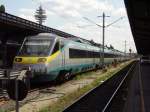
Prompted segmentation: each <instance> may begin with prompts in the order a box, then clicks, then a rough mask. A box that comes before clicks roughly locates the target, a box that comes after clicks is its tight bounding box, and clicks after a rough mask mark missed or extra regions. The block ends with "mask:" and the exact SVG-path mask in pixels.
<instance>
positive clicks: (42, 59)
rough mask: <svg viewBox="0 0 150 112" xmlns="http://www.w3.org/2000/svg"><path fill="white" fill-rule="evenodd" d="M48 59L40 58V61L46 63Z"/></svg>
mask: <svg viewBox="0 0 150 112" xmlns="http://www.w3.org/2000/svg"><path fill="white" fill-rule="evenodd" d="M46 61H47V59H46V58H39V59H38V63H45V62H46Z"/></svg>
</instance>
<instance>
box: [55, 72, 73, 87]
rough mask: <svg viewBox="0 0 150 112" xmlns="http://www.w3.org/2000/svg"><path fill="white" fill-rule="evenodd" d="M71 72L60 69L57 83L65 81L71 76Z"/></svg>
mask: <svg viewBox="0 0 150 112" xmlns="http://www.w3.org/2000/svg"><path fill="white" fill-rule="evenodd" d="M70 76H71V75H70V72H68V71H60V73H59V76H58V77H57V79H56V83H59V84H60V83H63V82H65V81H67V80H68V79H69V78H70Z"/></svg>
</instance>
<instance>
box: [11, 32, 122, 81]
mask: <svg viewBox="0 0 150 112" xmlns="http://www.w3.org/2000/svg"><path fill="white" fill-rule="evenodd" d="M101 55H102V47H101V48H100V47H99V46H96V45H95V44H92V43H91V42H90V41H86V40H84V39H80V38H64V37H60V36H58V35H55V34H51V33H40V34H38V35H35V36H29V37H26V38H25V39H24V42H23V44H22V46H21V48H20V50H19V53H18V55H17V56H16V57H15V59H14V62H13V68H14V69H16V68H17V69H18V68H20V69H24V68H30V70H31V72H32V73H33V76H32V81H33V82H47V81H54V80H56V81H57V80H58V81H64V80H67V79H68V78H69V77H70V76H71V75H73V74H76V73H80V72H84V71H88V70H91V69H95V68H98V67H101V66H102V65H101V64H102V62H101ZM104 57H105V58H104V63H105V64H110V63H112V62H113V61H114V60H118V61H122V60H123V59H124V53H123V52H120V51H118V50H115V49H110V48H108V47H105V54H104Z"/></svg>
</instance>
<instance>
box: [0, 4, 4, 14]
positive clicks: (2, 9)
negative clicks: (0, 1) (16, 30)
mask: <svg viewBox="0 0 150 112" xmlns="http://www.w3.org/2000/svg"><path fill="white" fill-rule="evenodd" d="M0 12H1V13H2V12H3V13H4V12H5V6H4V5H1V6H0Z"/></svg>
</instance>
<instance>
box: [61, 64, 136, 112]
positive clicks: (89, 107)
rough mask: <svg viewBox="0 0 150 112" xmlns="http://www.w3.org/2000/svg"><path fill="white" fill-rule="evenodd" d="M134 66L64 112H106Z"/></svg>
mask: <svg viewBox="0 0 150 112" xmlns="http://www.w3.org/2000/svg"><path fill="white" fill-rule="evenodd" d="M134 65H135V62H134V63H132V64H130V65H128V66H127V67H125V68H124V69H122V70H121V71H119V72H118V73H117V74H115V75H114V76H113V77H111V78H110V79H108V80H107V81H105V82H104V83H103V84H101V85H99V86H97V87H95V88H94V89H92V90H91V91H89V92H88V93H86V94H85V95H83V96H82V97H80V98H79V99H77V100H76V101H75V102H74V103H73V104H71V105H70V106H69V107H66V108H65V109H64V110H63V112H77V111H78V112H92V111H93V112H95V111H96V112H106V110H107V109H108V107H109V106H110V104H111V103H112V101H113V99H114V97H115V96H116V94H117V92H118V90H119V89H120V87H121V85H122V84H123V82H124V81H125V80H126V78H127V77H128V75H129V74H130V72H131V70H133V68H134Z"/></svg>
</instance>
